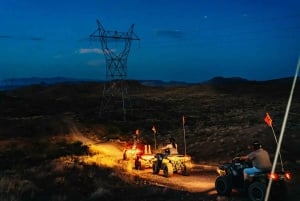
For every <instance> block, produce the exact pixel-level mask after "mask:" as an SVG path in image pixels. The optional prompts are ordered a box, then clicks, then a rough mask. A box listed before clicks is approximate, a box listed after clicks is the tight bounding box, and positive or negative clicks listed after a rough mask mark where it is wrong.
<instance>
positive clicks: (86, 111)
mask: <svg viewBox="0 0 300 201" xmlns="http://www.w3.org/2000/svg"><path fill="white" fill-rule="evenodd" d="M102 87H103V85H102V84H99V83H79V84H74V83H73V84H56V85H51V86H42V85H33V86H29V87H24V88H19V89H15V90H9V91H2V92H1V93H0V109H1V114H0V147H1V149H0V158H1V164H0V174H1V178H0V200H3V201H5V200H16V201H17V200H22V201H26V200H49V201H50V200H51V201H65V200H100V199H101V200H134V199H135V196H137V194H136V193H137V192H138V195H139V200H156V201H157V200H168V199H169V200H172V198H174V196H180V197H181V198H182V199H184V200H197V197H198V198H199V196H200V195H199V194H191V193H187V192H180V191H173V190H170V189H168V190H166V189H164V188H160V187H155V186H151V185H149V184H147V183H145V181H141V180H139V179H138V178H136V177H132V176H128V175H127V176H126V175H122V174H121V173H116V171H114V170H113V168H111V167H107V166H105V165H103V164H101V161H102V160H103V159H99V158H98V159H97V154H98V153H97V152H94V151H93V150H91V149H90V147H89V146H87V145H86V144H85V143H83V142H82V141H80V140H78V139H77V140H72V139H71V138H70V136H71V135H72V133H74V129H76V132H79V133H81V134H82V135H83V136H85V137H87V138H89V139H93V140H98V141H99V142H101V141H109V140H117V141H119V142H126V141H129V140H131V137H132V134H133V133H134V131H135V130H136V129H140V130H141V140H142V141H144V142H147V143H148V144H153V143H154V142H153V132H152V131H151V128H152V126H153V125H155V126H156V129H157V131H158V133H157V136H156V137H157V142H158V144H160V145H161V144H163V143H165V142H166V140H167V139H168V138H169V137H170V136H172V137H174V138H176V140H177V142H178V144H179V151H180V152H181V153H183V148H184V144H183V128H182V116H183V115H184V116H185V117H186V124H185V131H186V141H187V152H188V153H189V154H190V155H191V156H192V159H193V161H195V162H198V163H204V164H218V163H219V162H224V161H228V160H231V158H233V157H234V156H236V155H239V154H245V153H247V151H248V150H247V145H248V144H249V143H251V142H252V141H253V140H254V139H260V140H261V141H262V142H263V144H264V146H265V147H266V148H267V149H268V150H269V151H270V153H271V155H272V157H273V156H274V153H275V149H276V143H275V141H274V137H273V134H272V131H271V130H270V128H269V127H268V126H267V125H266V124H265V123H264V121H263V119H264V115H265V113H266V112H269V113H270V115H271V117H272V119H273V125H274V130H275V132H276V134H277V135H279V133H280V129H281V124H282V119H283V116H284V113H285V107H286V104H287V100H288V96H289V90H290V87H291V79H281V80H273V81H267V82H252V81H241V82H228V83H227V82H222V83H221V84H220V83H207V84H194V85H183V86H164V87H149V86H143V85H141V84H139V83H138V82H136V81H131V82H130V84H129V97H130V105H131V107H128V108H127V109H128V110H127V119H126V121H124V120H123V119H122V108H121V105H120V104H119V102H118V100H117V99H116V100H112V101H111V102H110V105H109V106H108V108H107V110H106V111H105V113H104V115H103V116H99V107H100V103H101V91H102ZM299 92H300V90H299V84H298V85H297V87H296V93H295V95H294V98H293V103H292V107H291V111H290V115H289V119H288V124H287V128H286V130H285V138H284V141H283V146H282V156H283V158H284V162H285V166H286V167H287V168H289V169H291V170H295V169H297V168H299V160H300V159H299V155H300V150H299V149H298V146H299V143H300V137H299V135H298V133H299V127H300V122H299V115H300V114H299V111H300V102H299V100H300V93H299ZM93 157H94V158H93ZM88 158H89V159H91V158H93V159H94V160H89V162H88V160H87V159H88ZM120 158H121V156H120ZM97 161H98V162H97ZM120 172H121V171H120ZM169 193H170V194H169ZM158 194H161V195H164V197H163V198H162V197H159V196H158ZM171 195H172V196H171Z"/></svg>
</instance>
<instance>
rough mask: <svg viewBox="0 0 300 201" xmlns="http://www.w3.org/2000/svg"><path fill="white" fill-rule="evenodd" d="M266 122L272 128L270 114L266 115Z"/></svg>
mask: <svg viewBox="0 0 300 201" xmlns="http://www.w3.org/2000/svg"><path fill="white" fill-rule="evenodd" d="M265 122H266V124H267V125H268V126H269V127H271V126H272V119H271V117H270V115H269V113H266V117H265Z"/></svg>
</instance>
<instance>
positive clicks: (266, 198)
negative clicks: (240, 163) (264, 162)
mask: <svg viewBox="0 0 300 201" xmlns="http://www.w3.org/2000/svg"><path fill="white" fill-rule="evenodd" d="M299 68H300V57H299V59H298V64H297V68H296V72H295V76H294V80H293V85H292V88H291V92H290V97H289V100H288V103H287V106H286V110H285V114H284V118H283V123H282V126H281V131H280V135H279V141H278V144H277V149H276V154H275V159H274V162H273V166H272V172H271V173H272V174H274V172H275V167H276V163H277V159H278V155H279V150H280V148H281V143H282V139H283V135H284V130H285V127H286V122H287V118H288V113H289V111H290V107H291V103H292V99H293V93H294V89H295V86H296V81H297V77H298V73H299ZM271 184H272V179H270V180H269V183H268V187H267V192H266V197H265V201H267V200H268V198H269V195H270V189H271Z"/></svg>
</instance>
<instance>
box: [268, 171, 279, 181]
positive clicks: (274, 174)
mask: <svg viewBox="0 0 300 201" xmlns="http://www.w3.org/2000/svg"><path fill="white" fill-rule="evenodd" d="M268 177H269V179H272V180H275V181H276V180H278V178H279V177H278V174H277V173H273V174H272V173H270V174H268Z"/></svg>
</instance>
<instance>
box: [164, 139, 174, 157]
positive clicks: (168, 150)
mask: <svg viewBox="0 0 300 201" xmlns="http://www.w3.org/2000/svg"><path fill="white" fill-rule="evenodd" d="M169 140H170V143H169V144H167V145H166V146H164V147H162V148H161V149H162V150H164V151H165V153H167V155H168V154H178V150H177V144H176V141H175V139H174V138H169Z"/></svg>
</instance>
